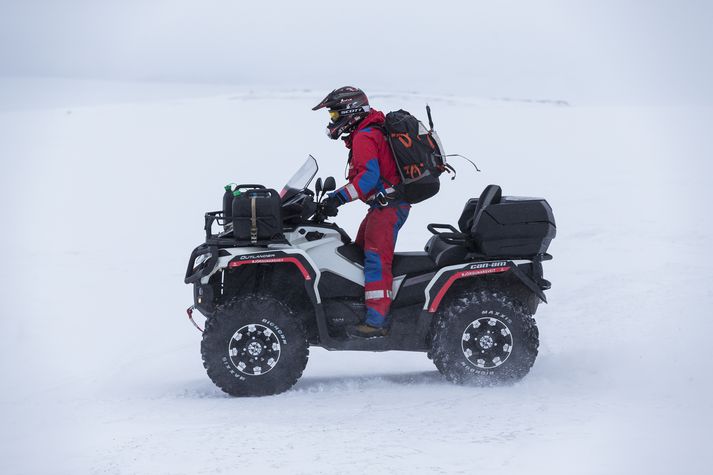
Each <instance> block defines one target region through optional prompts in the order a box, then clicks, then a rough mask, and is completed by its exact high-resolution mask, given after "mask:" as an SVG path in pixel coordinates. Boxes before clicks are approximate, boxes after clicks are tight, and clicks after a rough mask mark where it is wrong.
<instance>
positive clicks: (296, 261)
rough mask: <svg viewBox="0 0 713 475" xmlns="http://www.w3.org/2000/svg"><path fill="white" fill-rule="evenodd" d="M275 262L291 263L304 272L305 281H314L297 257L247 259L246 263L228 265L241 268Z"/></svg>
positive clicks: (236, 262)
mask: <svg viewBox="0 0 713 475" xmlns="http://www.w3.org/2000/svg"><path fill="white" fill-rule="evenodd" d="M275 262H291V263H292V264H294V265H296V266H297V268H298V269H299V270H300V272H302V277H304V278H305V280H312V276H310V275H309V272H307V269H305V266H304V265H302V263H301V262H300V261H299V259H297V258H296V257H272V258H269V259H247V260H244V261H231V262H230V263H229V264H228V267H239V266H242V265H245V264H272V263H275Z"/></svg>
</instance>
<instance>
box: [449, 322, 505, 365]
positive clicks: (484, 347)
mask: <svg viewBox="0 0 713 475" xmlns="http://www.w3.org/2000/svg"><path fill="white" fill-rule="evenodd" d="M512 346H513V338H512V332H511V331H510V328H509V327H508V326H507V324H506V323H505V322H503V321H502V320H500V319H499V318H495V317H481V318H477V319H475V320H473V321H472V322H471V323H470V324H469V325H468V326H467V327H466V328H465V330H464V331H463V336H462V338H461V350H462V351H463V356H465V359H466V360H468V362H469V363H470V364H472V365H473V366H475V367H476V368H480V369H494V368H497V367H498V366H500V365H502V364H503V363H505V361H507V359H508V358H509V357H510V355H511V354H512Z"/></svg>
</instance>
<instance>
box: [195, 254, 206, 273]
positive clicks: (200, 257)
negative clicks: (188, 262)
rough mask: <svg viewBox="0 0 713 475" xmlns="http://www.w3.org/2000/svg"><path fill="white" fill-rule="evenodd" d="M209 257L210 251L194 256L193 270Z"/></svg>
mask: <svg viewBox="0 0 713 475" xmlns="http://www.w3.org/2000/svg"><path fill="white" fill-rule="evenodd" d="M208 259H210V252H207V253H205V254H201V255H200V256H198V257H196V260H195V261H193V270H196V269H198V268H199V267H200V266H202V265H203V264H205V262H206V261H207V260H208Z"/></svg>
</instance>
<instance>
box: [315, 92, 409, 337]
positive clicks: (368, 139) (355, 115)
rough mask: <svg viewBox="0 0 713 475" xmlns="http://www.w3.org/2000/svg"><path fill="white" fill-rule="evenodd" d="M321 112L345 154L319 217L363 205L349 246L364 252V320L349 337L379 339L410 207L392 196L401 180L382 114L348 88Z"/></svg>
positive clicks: (383, 331) (335, 94) (332, 94)
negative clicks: (344, 168) (342, 176)
mask: <svg viewBox="0 0 713 475" xmlns="http://www.w3.org/2000/svg"><path fill="white" fill-rule="evenodd" d="M324 107H326V108H327V109H328V110H329V117H330V119H331V121H330V123H329V124H327V135H328V136H329V138H331V139H333V140H337V139H338V138H340V137H341V138H342V140H344V144H345V145H346V147H347V148H348V149H349V159H348V160H349V172H348V175H347V180H348V183H347V184H346V185H344V186H343V187H341V188H339V189H338V190H336V191H334V192H333V193H330V194H329V197H328V198H327V199H325V200H324V201H323V202H322V206H323V210H324V213H325V214H326V215H327V216H336V215H337V208H338V207H339V206H341V205H343V204H344V203H348V202H350V201H354V200H356V199H357V198H358V199H360V200H361V201H363V202H364V203H366V204H368V205H369V211H368V212H367V214H366V217H365V218H364V220H363V221H362V223H361V226H359V232H358V233H357V237H356V241H355V242H356V244H357V245H358V246H360V247H361V248H362V249H363V250H364V281H365V282H364V299H365V303H366V320H365V322H364V323H363V324H361V325H358V326H356V327H355V328H354V329H352V331H351V332H350V333H351V334H352V335H353V336H358V337H364V338H369V337H374V336H383V335H385V334H386V332H387V327H386V325H387V323H388V322H387V317H388V314H389V308H390V307H391V299H392V284H393V276H392V274H391V263H392V261H393V258H394V247H395V246H396V238H397V236H398V233H399V230H400V229H401V226H403V224H404V222H405V221H406V218H407V217H408V214H409V210H410V209H411V205H410V204H408V203H407V202H405V201H403V200H400V199H397V197H396V196H395V191H394V188H393V187H394V186H396V185H398V184H399V183H400V182H401V178H400V177H399V171H398V169H397V165H396V161H395V160H394V156H393V154H392V152H391V148H390V147H389V143H388V142H387V141H386V137H385V136H384V129H383V124H384V114H383V113H381V112H379V111H377V110H376V109H372V108H371V107H370V106H369V100H368V99H367V97H366V94H364V92H363V91H362V90H361V89H358V88H355V87H349V86H347V87H341V88H339V89H335V90H334V91H332V92H330V93H329V94H328V95H327V97H325V98H324V99H323V100H322V102H320V103H319V104H317V105H316V106H315V107H313V108H312V110H318V109H322V108H324Z"/></svg>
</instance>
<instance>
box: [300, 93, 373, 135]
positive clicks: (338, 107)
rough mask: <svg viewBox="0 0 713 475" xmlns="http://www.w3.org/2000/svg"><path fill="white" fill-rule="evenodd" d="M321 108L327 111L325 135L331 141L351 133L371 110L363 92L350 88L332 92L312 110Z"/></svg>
mask: <svg viewBox="0 0 713 475" xmlns="http://www.w3.org/2000/svg"><path fill="white" fill-rule="evenodd" d="M323 107H326V108H327V109H328V110H329V117H330V119H331V121H330V122H329V124H327V135H328V136H329V138H330V139H333V140H337V139H338V138H339V137H340V136H341V135H342V134H350V133H352V132H353V131H354V129H356V127H357V125H359V122H361V121H362V120H364V118H365V117H366V116H367V115H369V111H370V110H371V108H370V107H369V99H367V97H366V94H364V91H362V90H361V89H359V88H356V87H351V86H345V87H340V88H339V89H335V90H333V91H332V92H330V93H329V94H327V97H325V98H324V99H322V102H320V103H319V104H317V105H316V106H314V107H313V108H312V110H313V111H316V110H319V109H322V108H323Z"/></svg>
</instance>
